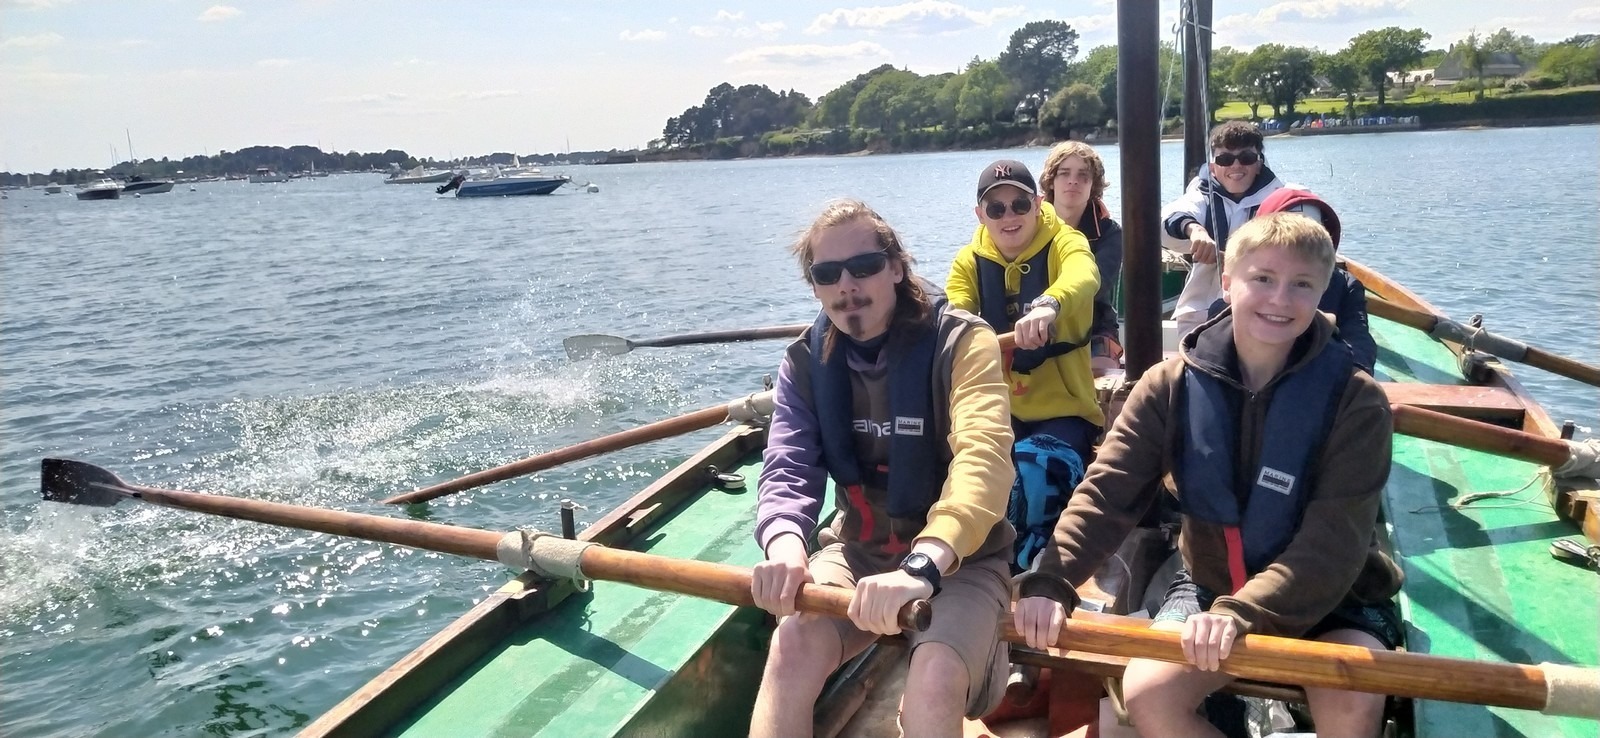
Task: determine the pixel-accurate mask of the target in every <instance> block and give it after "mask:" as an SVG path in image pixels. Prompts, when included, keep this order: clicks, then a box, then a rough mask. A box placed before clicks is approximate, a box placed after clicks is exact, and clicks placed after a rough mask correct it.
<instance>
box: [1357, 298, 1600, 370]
mask: <svg viewBox="0 0 1600 738" xmlns="http://www.w3.org/2000/svg"><path fill="white" fill-rule="evenodd" d="M1367 312H1368V313H1371V314H1372V315H1376V316H1378V317H1380V318H1384V319H1387V320H1392V321H1394V322H1396V323H1400V324H1401V325H1408V326H1411V327H1412V328H1416V329H1417V330H1420V331H1423V332H1425V333H1427V334H1429V335H1431V336H1433V337H1434V338H1437V339H1440V340H1447V341H1451V342H1452V343H1458V344H1461V345H1464V346H1468V347H1470V348H1474V349H1477V350H1479V351H1484V352H1487V353H1490V354H1494V355H1495V356H1498V357H1500V358H1502V359H1507V360H1510V361H1517V362H1521V363H1524V364H1527V365H1528V366H1532V367H1537V368H1539V369H1543V370H1545V371H1547V372H1550V373H1551V374H1559V375H1561V376H1563V377H1567V378H1568V379H1575V380H1577V381H1579V382H1583V383H1585V384H1589V385H1593V386H1595V387H1600V367H1597V366H1595V365H1593V364H1586V363H1584V362H1581V361H1578V360H1577V359H1570V358H1567V357H1565V356H1560V355H1557V354H1553V353H1550V352H1549V351H1545V350H1544V349H1541V348H1537V347H1534V346H1529V345H1527V344H1525V343H1523V342H1521V341H1517V340H1514V339H1510V338H1506V337H1504V336H1501V335H1498V334H1495V333H1491V332H1489V331H1486V330H1483V329H1482V328H1478V327H1474V326H1469V325H1462V324H1461V323H1458V322H1456V321H1454V320H1451V319H1449V318H1447V317H1444V316H1442V315H1434V314H1432V313H1428V312H1425V311H1422V310H1415V309H1412V308H1408V307H1405V306H1403V305H1397V304H1395V303H1392V302H1389V301H1387V300H1384V299H1383V298H1380V297H1368V298H1367Z"/></svg>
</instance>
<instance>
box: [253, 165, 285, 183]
mask: <svg viewBox="0 0 1600 738" xmlns="http://www.w3.org/2000/svg"><path fill="white" fill-rule="evenodd" d="M288 181H289V175H287V174H279V173H277V172H274V171H272V167H256V173H255V174H252V175H250V183H251V184H270V183H272V182H288Z"/></svg>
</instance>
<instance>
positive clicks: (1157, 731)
mask: <svg viewBox="0 0 1600 738" xmlns="http://www.w3.org/2000/svg"><path fill="white" fill-rule="evenodd" d="M1150 627H1151V629H1153V630H1173V631H1177V630H1183V624H1182V623H1173V622H1159V623H1155V624H1154V625H1151V626H1150ZM1231 681H1233V677H1232V676H1229V675H1227V674H1223V673H1222V672H1217V671H1200V670H1199V669H1196V668H1194V667H1192V666H1189V665H1188V664H1173V663H1168V662H1165V661H1153V660H1150V659H1133V660H1132V661H1129V662H1128V670H1127V671H1126V672H1124V673H1123V675H1122V691H1123V696H1124V698H1125V699H1126V701H1127V705H1128V716H1129V717H1130V718H1132V719H1133V727H1134V728H1135V729H1137V730H1138V731H1139V735H1141V736H1143V737H1144V738H1161V737H1162V736H1179V737H1183V738H1200V737H1201V736H1206V737H1207V738H1210V737H1211V736H1217V737H1218V738H1220V736H1221V735H1222V733H1221V732H1219V731H1218V730H1217V729H1216V728H1215V727H1213V726H1212V725H1211V723H1209V722H1206V719H1205V718H1204V717H1202V716H1201V715H1200V714H1199V713H1198V712H1196V710H1197V709H1198V708H1199V707H1200V703H1201V702H1203V701H1205V698H1206V696H1207V695H1209V694H1211V693H1212V692H1215V691H1217V690H1218V689H1221V688H1222V687H1224V686H1226V685H1227V684H1228V682H1231Z"/></svg>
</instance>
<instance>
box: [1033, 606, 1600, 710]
mask: <svg viewBox="0 0 1600 738" xmlns="http://www.w3.org/2000/svg"><path fill="white" fill-rule="evenodd" d="M1004 637H1005V639H1006V640H1008V641H1011V642H1013V643H1023V642H1024V639H1023V638H1022V637H1021V635H1020V634H1019V633H1017V631H1016V628H1015V627H1014V625H1013V623H1012V620H1011V618H1007V619H1006V623H1005V635H1004ZM1179 639H1180V634H1178V633H1176V632H1173V631H1160V630H1151V629H1150V627H1149V622H1148V621H1144V620H1138V619H1135V618H1128V617H1123V616H1118V615H1104V614H1099V613H1081V612H1080V613H1076V614H1074V616H1073V617H1072V618H1071V619H1069V620H1068V621H1067V622H1066V623H1065V624H1063V626H1062V628H1061V635H1060V637H1059V638H1057V639H1056V643H1055V647H1056V648H1058V649H1062V650H1076V651H1083V652H1087V653H1096V654H1106V655H1109V656H1120V657H1123V658H1139V659H1155V660H1159V661H1167V662H1172V663H1186V659H1185V658H1184V656H1183V646H1182V644H1181V643H1180V640H1179ZM1222 671H1223V672H1224V673H1227V674H1231V675H1233V676H1236V677H1241V678H1244V679H1256V680H1261V681H1268V682H1277V683H1281V684H1297V685H1301V686H1307V687H1328V688H1333V689H1344V690H1353V691H1358V692H1369V693H1373V694H1389V695H1395V696H1399V697H1411V698H1414V699H1429V700H1445V701H1449V702H1465V703H1473V704H1482V705H1496V706H1501V707H1513V708H1519V709H1524V710H1541V711H1545V710H1546V709H1547V708H1548V707H1549V706H1550V703H1551V700H1550V696H1551V689H1550V686H1549V685H1548V684H1547V681H1546V672H1545V671H1544V670H1543V669H1541V668H1539V667H1537V666H1526V665H1522V664H1506V663H1490V662H1483V661H1470V660H1466V659H1454V658H1446V657H1441V656H1428V655H1426V654H1420V653H1411V652H1400V651H1381V650H1372V649H1366V648H1362V647H1360V646H1347V645H1342V644H1336V643H1323V642H1319V641H1305V640H1300V639H1296V638H1275V637H1272V636H1262V635H1245V636H1241V637H1240V638H1239V639H1238V640H1236V641H1234V643H1233V649H1232V652H1231V653H1230V654H1229V656H1228V658H1227V659H1225V660H1224V661H1223V662H1222ZM1583 671H1585V672H1592V670H1583ZM1587 675H1588V676H1592V673H1588V674H1587ZM1582 710H1587V711H1588V712H1583V713H1582V714H1591V713H1594V712H1595V711H1596V707H1595V706H1592V705H1591V706H1588V707H1582V706H1580V707H1579V711H1571V712H1562V713H1559V714H1580V711H1582Z"/></svg>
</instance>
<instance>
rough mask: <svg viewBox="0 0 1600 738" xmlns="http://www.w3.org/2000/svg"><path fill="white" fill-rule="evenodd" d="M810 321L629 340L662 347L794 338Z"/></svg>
mask: <svg viewBox="0 0 1600 738" xmlns="http://www.w3.org/2000/svg"><path fill="white" fill-rule="evenodd" d="M810 327H811V324H810V323H796V324H794V325H774V326H768V327H766V328H744V329H738V330H728V331H708V332H705V333H684V334H682V335H677V336H662V337H661V338H647V339H644V340H635V341H629V343H630V344H631V345H633V346H636V347H638V346H643V347H648V348H660V347H663V346H687V345H690V344H696V343H735V342H738V341H762V340H766V339H769V338H793V337H795V336H798V335H800V333H801V332H802V331H804V330H805V329H807V328H810Z"/></svg>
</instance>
